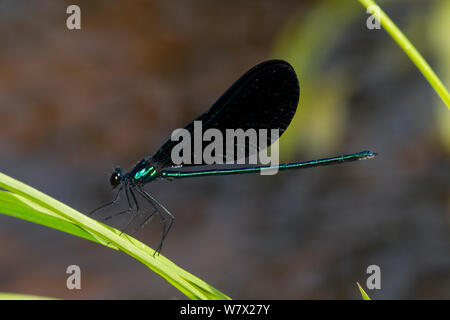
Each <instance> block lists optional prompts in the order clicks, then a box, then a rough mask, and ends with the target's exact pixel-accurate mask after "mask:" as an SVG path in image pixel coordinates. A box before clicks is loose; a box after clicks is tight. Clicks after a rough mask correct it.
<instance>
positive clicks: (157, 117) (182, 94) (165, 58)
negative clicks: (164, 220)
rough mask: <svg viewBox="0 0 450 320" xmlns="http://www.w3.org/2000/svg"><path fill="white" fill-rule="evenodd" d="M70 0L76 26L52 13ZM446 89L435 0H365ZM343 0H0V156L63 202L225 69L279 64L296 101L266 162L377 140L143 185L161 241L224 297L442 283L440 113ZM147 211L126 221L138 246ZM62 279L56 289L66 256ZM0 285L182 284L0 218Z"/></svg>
mask: <svg viewBox="0 0 450 320" xmlns="http://www.w3.org/2000/svg"><path fill="white" fill-rule="evenodd" d="M69 4H78V5H79V6H80V7H81V12H82V29H81V30H80V31H69V30H67V28H66V18H67V14H66V13H65V12H66V8H67V6H68V5H69ZM379 4H380V5H381V6H382V7H383V8H384V9H385V10H386V11H387V13H388V14H389V15H390V16H391V17H392V18H393V20H394V21H395V22H396V23H398V25H399V27H400V28H401V29H402V30H404V31H405V33H406V34H407V36H408V37H409V38H410V40H411V41H412V42H413V43H414V44H415V45H416V46H417V48H418V49H419V51H421V52H422V53H423V55H424V57H425V58H426V59H427V60H428V61H429V62H430V63H431V65H432V67H433V68H434V69H435V70H436V71H437V73H438V75H439V76H440V77H441V79H442V80H443V82H444V83H445V84H446V85H447V87H449V86H450V47H449V42H448V39H449V33H448V32H449V30H450V3H449V2H448V1H445V0H433V1H429V0H422V1H420V0H415V1H409V0H408V1H406V0H405V1H400V0H399V1H394V0H391V1H387V0H386V1H382V0H380V1H379ZM367 17H368V14H366V12H365V9H364V8H363V7H362V6H361V5H360V4H359V3H358V2H357V1H356V0H355V1H345V2H344V1H340V2H337V1H331V0H330V1H298V0H295V1H294V0H292V1H269V0H261V1H245V2H243V1H235V0H232V1H210V0H195V1H183V2H181V1H156V0H155V1H106V0H101V1H100V0H97V1H76V2H71V1H70V2H69V1H44V0H41V1H13V0H9V1H6V0H1V1H0V47H1V50H0V170H1V171H2V172H4V173H5V174H7V175H10V176H12V177H14V178H17V179H19V180H21V181H23V182H25V183H28V184H30V185H32V186H33V187H36V188H38V189H39V190H42V191H43V192H45V193H48V194H49V195H51V196H53V197H55V198H56V199H59V200H61V201H63V202H65V203H67V204H69V205H71V206H73V207H74V208H76V209H78V210H80V211H81V212H89V211H90V210H92V209H93V208H95V207H97V206H98V205H99V204H101V203H104V202H107V201H108V200H109V199H111V197H112V193H111V190H110V187H109V183H108V178H109V175H110V173H111V171H112V168H113V167H114V166H116V165H121V166H122V167H124V168H129V167H131V166H133V165H134V164H135V162H136V161H138V160H139V159H140V158H141V157H143V156H145V155H148V154H152V153H153V152H154V151H156V150H157V148H158V147H159V146H160V144H161V143H162V142H163V141H164V140H165V139H166V138H167V137H168V136H169V135H170V133H171V132H172V130H174V129H175V128H178V127H182V126H184V125H185V124H186V123H187V122H188V121H190V120H192V119H193V118H194V117H195V116H196V115H198V114H199V113H200V112H203V111H204V110H206V108H207V107H208V106H209V105H210V104H211V103H212V102H213V101H214V100H215V99H216V98H217V97H218V96H219V95H220V94H221V93H222V92H223V91H224V90H225V89H226V88H228V87H229V86H230V85H231V84H232V83H233V81H234V80H236V79H237V78H238V77H239V76H240V75H241V74H243V73H244V72H245V71H247V70H248V69H250V68H251V67H252V66H254V65H256V64H257V63H259V62H261V61H263V60H266V59H269V58H281V59H286V60H287V61H289V62H290V63H291V64H292V65H293V66H294V67H295V69H296V71H297V74H298V76H299V80H300V85H301V97H300V108H299V110H298V113H297V115H296V117H295V119H294V122H293V123H292V125H291V127H290V128H289V130H287V132H286V133H285V135H284V136H283V138H282V139H281V140H282V141H281V154H280V157H281V160H282V161H283V162H288V161H302V160H310V159H314V158H321V157H326V156H331V155H337V154H341V153H351V152H356V151H360V150H365V149H370V150H373V151H376V152H378V153H379V156H378V157H377V158H376V159H374V160H370V161H362V162H357V163H352V164H345V165H340V166H333V167H324V168H316V169H309V170H304V171H298V172H288V173H280V174H278V175H277V176H260V175H253V176H234V177H233V176H227V177H208V178H204V179H198V180H197V179H194V180H191V181H189V180H185V181H177V182H157V183H154V184H151V185H149V186H148V187H147V190H148V191H149V192H150V193H151V194H152V195H154V196H155V197H156V198H158V199H159V200H160V201H161V202H162V203H164V204H165V205H166V207H167V208H169V209H170V210H171V212H172V213H173V214H174V215H175V216H176V221H175V225H174V227H173V229H172V230H171V232H170V234H169V236H168V239H167V240H166V242H165V244H164V248H163V254H164V255H165V256H167V257H168V258H169V259H171V260H172V261H174V262H175V263H177V264H178V265H179V266H181V267H182V268H185V269H186V270H188V271H189V272H191V273H193V274H194V275H196V276H198V277H200V278H201V279H203V280H205V281H206V282H207V283H209V284H211V285H213V286H215V287H216V288H218V289H219V290H221V291H222V292H224V293H226V294H228V295H229V296H230V297H232V298H244V299H258V298H268V299H323V298H331V299H360V295H359V292H358V290H357V287H356V286H355V282H356V281H359V282H360V283H362V284H365V281H366V278H367V274H366V268H367V266H369V265H371V264H376V265H379V266H380V268H381V273H382V283H381V285H382V289H381V290H369V291H368V294H369V295H370V296H371V297H372V298H375V299H395V298H403V299H411V298H414V299H417V298H444V299H449V298H450V241H449V240H450V239H449V235H450V234H449V218H450V186H449V181H450V162H449V155H450V132H449V124H450V116H449V111H448V110H447V108H446V107H445V105H444V104H443V103H442V102H441V101H440V100H439V99H438V97H437V95H436V93H435V92H434V91H433V90H432V88H431V87H430V85H429V84H428V83H427V82H426V80H425V79H424V77H423V76H422V75H421V74H420V73H419V71H418V70H417V69H416V68H415V67H414V65H413V64H412V63H411V61H410V60H409V59H408V58H407V57H406V55H405V54H404V53H403V52H402V51H401V50H400V49H399V47H398V46H397V45H396V44H395V43H394V42H393V40H392V39H391V38H390V37H389V36H388V35H387V34H386V32H385V31H384V30H368V29H367V28H366V19H367ZM159 230H160V229H159V223H158V221H157V220H154V221H153V222H152V224H151V225H147V226H146V227H145V228H144V229H143V230H142V231H140V232H139V233H138V234H137V235H136V237H137V238H139V239H140V240H142V241H144V242H145V243H148V244H149V245H150V246H152V247H156V246H157V243H158V240H159ZM71 264H76V265H79V266H80V267H81V272H82V289H81V290H79V291H77V290H74V291H70V290H68V289H67V288H66V278H67V276H68V275H67V274H66V273H65V270H66V268H67V266H68V265H71ZM0 291H1V292H15V293H25V294H36V295H43V296H50V297H57V298H64V299H79V298H88V299H94V298H104V299H109V298H116V299H135V298H136V299H170V298H184V296H183V295H182V294H181V293H179V292H178V291H177V290H176V289H174V288H173V287H171V286H170V285H169V284H167V283H166V282H165V281H164V280H163V279H161V278H160V277H159V276H157V275H156V274H154V273H153V272H151V271H150V270H149V269H148V268H147V267H145V266H144V265H142V264H140V263H138V262H137V261H135V260H133V259H131V258H130V257H129V256H127V255H125V254H122V253H120V252H116V251H114V250H111V249H109V248H106V247H102V246H100V245H96V244H93V243H91V242H88V241H86V240H83V239H80V238H76V237H73V236H70V235H67V234H64V233H62V232H58V231H55V230H51V229H48V228H45V227H42V226H39V225H35V224H31V223H28V222H24V221H21V220H17V219H14V218H11V217H8V216H4V215H0Z"/></svg>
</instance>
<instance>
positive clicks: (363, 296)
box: [356, 282, 370, 300]
mask: <svg viewBox="0 0 450 320" xmlns="http://www.w3.org/2000/svg"><path fill="white" fill-rule="evenodd" d="M356 284H357V285H358V288H359V292H361V295H362V298H363V300H370V297H369V296H368V295H367V293H366V292H365V291H364V289H363V288H362V287H361V286H360V284H359V282H357V283H356Z"/></svg>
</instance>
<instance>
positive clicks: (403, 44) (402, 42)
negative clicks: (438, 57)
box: [359, 0, 450, 109]
mask: <svg viewBox="0 0 450 320" xmlns="http://www.w3.org/2000/svg"><path fill="white" fill-rule="evenodd" d="M359 2H360V3H361V4H362V5H364V6H365V7H366V8H369V7H370V8H373V9H374V10H375V12H378V18H379V20H380V23H381V25H382V26H383V28H384V29H385V30H386V31H387V32H388V33H389V34H390V35H391V37H392V38H393V39H394V40H395V41H396V42H397V44H398V45H399V46H400V48H402V49H403V51H405V53H406V54H407V55H408V57H409V58H410V59H411V61H412V62H413V63H414V64H415V65H416V67H417V68H418V69H419V70H420V72H422V74H423V75H424V76H425V78H426V79H427V80H428V82H429V83H430V84H431V86H432V87H433V88H434V90H435V91H436V92H437V94H438V95H439V96H440V97H441V99H442V101H444V103H445V104H446V105H447V108H449V109H450V94H449V93H448V90H447V88H446V87H445V86H444V85H443V84H442V82H441V80H440V79H439V78H438V76H437V75H436V73H435V72H434V71H433V69H431V67H430V65H429V64H428V63H427V62H426V61H425V59H424V58H423V57H422V55H421V54H420V53H419V51H417V49H416V48H415V47H414V46H413V44H412V43H411V42H410V41H409V40H408V38H406V36H405V35H404V34H403V32H401V31H400V29H399V28H398V27H397V26H396V25H395V24H394V22H392V20H391V19H390V18H389V17H388V15H387V14H386V13H385V12H384V11H383V10H382V9H381V8H380V7H379V6H378V5H377V4H376V3H375V1H373V0H359ZM442 41H447V39H442Z"/></svg>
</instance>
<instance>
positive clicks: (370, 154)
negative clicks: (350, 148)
mask: <svg viewBox="0 0 450 320" xmlns="http://www.w3.org/2000/svg"><path fill="white" fill-rule="evenodd" d="M377 155H378V153H377V152H372V151H365V156H364V157H362V158H361V160H365V159H372V158H375V157H376V156H377Z"/></svg>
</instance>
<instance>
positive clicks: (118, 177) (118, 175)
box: [109, 168, 122, 189]
mask: <svg viewBox="0 0 450 320" xmlns="http://www.w3.org/2000/svg"><path fill="white" fill-rule="evenodd" d="M121 182H122V169H121V168H116V169H114V172H113V173H112V175H111V177H110V178H109V183H111V185H112V187H113V189H115V188H116V187H117V186H118V185H119V184H120V183H121Z"/></svg>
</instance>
